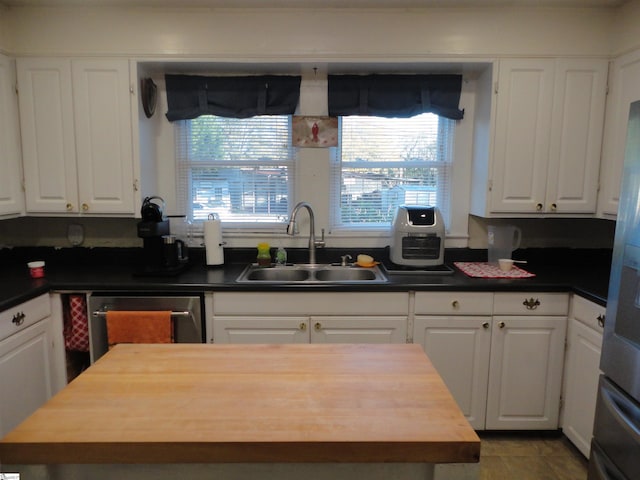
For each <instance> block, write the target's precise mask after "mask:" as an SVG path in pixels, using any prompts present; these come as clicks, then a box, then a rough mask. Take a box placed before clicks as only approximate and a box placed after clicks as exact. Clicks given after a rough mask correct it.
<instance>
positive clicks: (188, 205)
mask: <svg viewBox="0 0 640 480" xmlns="http://www.w3.org/2000/svg"><path fill="white" fill-rule="evenodd" d="M278 117H286V118H287V130H288V133H287V138H288V141H287V144H286V145H287V152H288V155H287V156H286V157H287V160H284V161H282V160H273V161H269V162H266V163H265V162H264V161H260V160H240V161H230V160H208V161H207V160H204V161H203V160H201V159H191V158H189V152H188V150H189V142H190V141H191V136H190V132H191V128H192V123H191V122H192V121H194V120H195V119H194V120H178V121H176V122H174V123H175V127H174V129H175V131H174V133H175V145H176V147H175V152H176V194H177V204H178V208H179V210H180V211H183V212H185V213H186V215H187V218H188V219H189V221H190V222H191V224H192V229H193V230H194V231H195V232H198V231H201V230H203V228H204V227H203V222H204V220H205V219H201V218H199V219H196V218H195V215H194V208H193V206H194V203H195V199H194V197H193V191H194V190H193V189H194V185H193V182H194V175H193V171H194V169H197V168H199V167H200V168H207V167H220V168H233V167H239V168H245V167H247V168H251V167H269V166H272V167H273V168H277V167H282V166H285V167H286V169H287V171H286V176H287V182H286V183H287V208H286V214H284V215H282V216H281V217H282V218H281V219H280V220H278V221H269V220H266V221H261V220H256V221H247V222H242V221H229V220H224V219H222V224H223V227H224V229H225V231H229V232H237V233H257V234H261V233H271V232H279V231H281V230H283V228H284V226H286V222H287V218H288V215H289V210H290V209H291V208H292V205H293V204H294V203H293V200H294V195H295V190H296V188H295V185H296V181H297V180H296V174H295V172H296V160H297V149H296V148H295V147H293V146H292V145H291V142H290V137H291V127H292V115H279V116H278ZM253 118H255V117H253ZM234 120H235V121H242V120H250V119H234ZM183 138H184V140H182V139H183ZM211 213H218V212H215V210H214V211H213V212H211Z"/></svg>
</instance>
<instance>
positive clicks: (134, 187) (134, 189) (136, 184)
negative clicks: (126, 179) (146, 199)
mask: <svg viewBox="0 0 640 480" xmlns="http://www.w3.org/2000/svg"><path fill="white" fill-rule="evenodd" d="M133 191H134V192H137V191H138V179H137V178H136V179H135V180H134V181H133Z"/></svg>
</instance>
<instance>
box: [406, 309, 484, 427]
mask: <svg viewBox="0 0 640 480" xmlns="http://www.w3.org/2000/svg"><path fill="white" fill-rule="evenodd" d="M413 341H414V343H419V344H421V345H422V348H424V351H425V353H426V354H427V356H428V357H429V360H431V363H432V364H433V366H434V367H435V368H436V370H437V371H438V373H439V374H440V376H441V377H442V379H443V380H444V383H445V384H446V385H447V388H448V389H449V391H450V392H451V394H452V395H453V398H454V399H455V400H456V402H457V403H458V406H459V407H460V410H462V413H463V414H464V416H465V417H466V418H467V420H468V421H469V423H470V424H471V426H472V427H473V428H475V429H476V430H483V429H484V419H485V410H486V403H487V381H488V375H489V349H490V347H491V317H488V316H487V317H483V316H480V317H474V316H469V317H467V316H458V317H455V316H451V317H447V316H443V317H440V316H417V317H416V318H415V321H414V329H413Z"/></svg>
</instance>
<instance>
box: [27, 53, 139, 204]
mask: <svg viewBox="0 0 640 480" xmlns="http://www.w3.org/2000/svg"><path fill="white" fill-rule="evenodd" d="M17 68H18V86H19V92H20V95H19V105H20V122H21V127H22V144H23V165H24V170H25V190H26V204H27V212H29V213H65V212H67V213H83V214H88V215H91V214H127V215H129V214H133V213H134V180H133V147H132V133H131V132H132V129H131V127H132V125H131V100H130V89H129V62H128V61H127V60H68V59H57V58H56V59H42V58H29V59H19V60H18V64H17Z"/></svg>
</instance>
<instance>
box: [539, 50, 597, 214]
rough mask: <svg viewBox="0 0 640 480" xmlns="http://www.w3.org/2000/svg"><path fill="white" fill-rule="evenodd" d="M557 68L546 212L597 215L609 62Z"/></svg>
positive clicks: (564, 64) (563, 62) (573, 62)
mask: <svg viewBox="0 0 640 480" xmlns="http://www.w3.org/2000/svg"><path fill="white" fill-rule="evenodd" d="M555 67H556V74H555V78H556V80H555V90H554V95H553V98H554V102H553V112H552V117H551V148H550V152H549V169H548V174H547V192H546V197H545V198H546V200H545V204H544V207H545V208H546V211H548V212H558V213H595V211H596V205H597V197H598V175H599V170H600V152H601V147H602V135H603V129H604V112H605V103H606V92H607V72H608V62H607V61H606V60H580V59H571V60H566V59H561V60H557V61H556V66H555Z"/></svg>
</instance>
